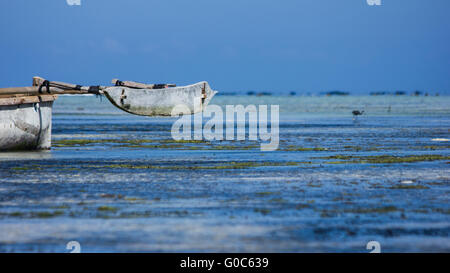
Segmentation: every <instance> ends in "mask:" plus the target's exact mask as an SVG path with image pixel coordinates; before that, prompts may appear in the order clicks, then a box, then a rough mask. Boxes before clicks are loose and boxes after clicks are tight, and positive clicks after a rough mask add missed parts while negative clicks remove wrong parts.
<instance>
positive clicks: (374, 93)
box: [217, 90, 450, 97]
mask: <svg viewBox="0 0 450 273" xmlns="http://www.w3.org/2000/svg"><path fill="white" fill-rule="evenodd" d="M245 95H246V96H257V97H262V96H272V95H285V96H286V95H287V96H349V95H357V96H365V95H370V96H425V97H426V96H440V95H441V94H440V93H439V92H427V91H419V90H416V91H403V90H396V91H371V92H368V93H351V92H348V91H341V90H332V91H322V92H307V91H302V92H301V91H284V92H270V91H256V90H249V91H238V92H219V93H217V96H245ZM442 95H444V96H445V95H450V92H444V93H443V94H442Z"/></svg>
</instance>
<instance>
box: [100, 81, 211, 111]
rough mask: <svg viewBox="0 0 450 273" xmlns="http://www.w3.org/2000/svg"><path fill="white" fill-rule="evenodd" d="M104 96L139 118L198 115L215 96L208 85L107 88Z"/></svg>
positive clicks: (203, 83)
mask: <svg viewBox="0 0 450 273" xmlns="http://www.w3.org/2000/svg"><path fill="white" fill-rule="evenodd" d="M103 93H104V94H105V96H106V97H107V98H108V99H109V100H110V101H111V102H112V103H113V104H114V105H115V106H117V107H118V108H120V109H122V110H124V111H126V112H128V113H131V114H135V115H142V116H177V115H180V114H183V115H190V114H195V113H198V112H201V111H203V110H204V108H205V107H206V106H207V105H208V103H209V102H210V100H211V99H212V97H213V96H214V95H215V94H216V93H217V91H213V90H212V89H211V88H210V86H209V84H208V83H207V82H199V83H196V84H192V85H187V86H179V87H170V88H163V89H134V88H129V87H123V86H115V87H108V88H106V89H105V90H103Z"/></svg>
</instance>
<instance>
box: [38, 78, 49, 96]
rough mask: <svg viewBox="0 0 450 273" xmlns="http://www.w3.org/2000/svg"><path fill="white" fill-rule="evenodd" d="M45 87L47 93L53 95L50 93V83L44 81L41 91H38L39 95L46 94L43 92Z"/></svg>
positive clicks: (40, 87) (40, 86)
mask: <svg viewBox="0 0 450 273" xmlns="http://www.w3.org/2000/svg"><path fill="white" fill-rule="evenodd" d="M43 86H45V88H46V89H47V93H49V94H50V93H51V92H50V82H49V81H47V80H45V81H43V82H42V84H41V85H39V89H38V91H39V94H43V93H44V92H43V91H42V87H43Z"/></svg>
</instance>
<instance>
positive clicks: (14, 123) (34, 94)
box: [0, 77, 217, 151]
mask: <svg viewBox="0 0 450 273" xmlns="http://www.w3.org/2000/svg"><path fill="white" fill-rule="evenodd" d="M112 83H113V84H114V86H81V85H75V84H69V83H64V82H52V81H48V80H45V79H43V78H40V77H34V78H33V86H30V87H13V88H0V151H4V150H36V149H38V150H39V149H50V148H51V129H52V106H53V102H54V101H55V100H56V99H57V96H58V95H59V94H96V95H104V96H105V97H107V98H108V100H109V101H110V102H111V103H112V104H113V105H114V106H116V107H118V108H119V109H121V110H123V111H126V112H128V113H131V114H135V115H143V116H178V115H190V114H194V113H198V112H201V111H203V110H204V109H205V107H206V106H207V105H208V103H209V102H210V101H211V99H212V97H213V96H214V95H215V94H216V93H217V91H213V90H212V89H211V88H210V86H209V84H208V83H207V82H205V81H204V82H199V83H196V84H192V85H187V86H175V85H174V84H143V83H138V82H132V81H120V80H117V79H114V80H113V81H112Z"/></svg>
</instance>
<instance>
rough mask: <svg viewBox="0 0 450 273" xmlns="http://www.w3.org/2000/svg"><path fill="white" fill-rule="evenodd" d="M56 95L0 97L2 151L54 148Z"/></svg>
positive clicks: (0, 141) (0, 143)
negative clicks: (54, 106)
mask: <svg viewBox="0 0 450 273" xmlns="http://www.w3.org/2000/svg"><path fill="white" fill-rule="evenodd" d="M56 98H57V96H56V95H42V96H28V97H12V98H0V151H5V150H42V149H50V148H51V131H52V106H53V101H54V100H55V99H56Z"/></svg>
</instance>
